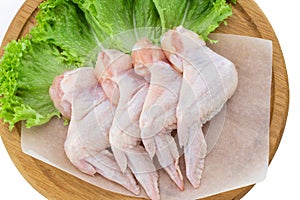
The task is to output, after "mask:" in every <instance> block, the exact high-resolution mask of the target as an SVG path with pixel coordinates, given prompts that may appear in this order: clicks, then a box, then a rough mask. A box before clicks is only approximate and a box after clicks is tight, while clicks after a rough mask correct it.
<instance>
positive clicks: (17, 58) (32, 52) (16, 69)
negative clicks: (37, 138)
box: [0, 38, 75, 129]
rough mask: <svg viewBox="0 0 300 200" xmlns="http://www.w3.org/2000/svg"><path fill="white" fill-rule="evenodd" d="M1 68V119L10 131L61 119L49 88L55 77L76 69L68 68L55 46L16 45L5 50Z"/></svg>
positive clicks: (13, 43)
mask: <svg viewBox="0 0 300 200" xmlns="http://www.w3.org/2000/svg"><path fill="white" fill-rule="evenodd" d="M0 66H1V67H0V94H1V95H2V98H0V118H3V119H4V122H8V123H9V125H10V129H12V128H13V126H14V124H15V123H17V122H19V121H21V120H25V121H26V122H27V123H26V126H27V127H31V126H36V125H40V124H44V123H46V122H48V121H49V120H50V119H51V118H52V117H53V116H58V115H59V112H58V111H57V109H56V108H55V107H54V105H53V103H52V101H51V99H50V96H49V87H50V85H51V84H52V82H53V79H54V77H55V76H57V75H59V74H61V73H62V72H64V71H66V70H69V69H72V68H75V66H71V65H68V64H66V63H65V57H64V56H62V55H61V54H60V52H59V50H58V49H57V48H56V47H55V46H54V45H50V44H47V43H36V42H32V41H31V40H29V39H28V38H25V39H22V40H19V41H18V42H16V41H13V42H11V43H10V44H9V45H8V46H7V47H6V48H5V54H4V56H3V58H2V59H1V62H0Z"/></svg>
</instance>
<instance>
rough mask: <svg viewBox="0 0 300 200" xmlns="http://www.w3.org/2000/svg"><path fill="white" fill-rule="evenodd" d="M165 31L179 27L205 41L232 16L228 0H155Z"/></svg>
mask: <svg viewBox="0 0 300 200" xmlns="http://www.w3.org/2000/svg"><path fill="white" fill-rule="evenodd" d="M153 2H154V3H155V6H156V8H157V10H158V12H159V15H160V19H161V24H162V27H163V28H164V29H173V28H174V27H177V26H179V25H182V26H183V27H185V28H187V29H189V30H192V31H194V32H196V33H198V34H199V35H200V37H202V38H203V39H204V40H207V39H208V34H209V33H211V32H212V31H214V30H215V29H216V28H217V27H218V26H219V24H220V23H221V22H222V21H223V20H224V19H226V18H227V17H228V16H230V15H232V10H231V6H230V5H229V4H228V3H226V0H171V1H169V0H153Z"/></svg>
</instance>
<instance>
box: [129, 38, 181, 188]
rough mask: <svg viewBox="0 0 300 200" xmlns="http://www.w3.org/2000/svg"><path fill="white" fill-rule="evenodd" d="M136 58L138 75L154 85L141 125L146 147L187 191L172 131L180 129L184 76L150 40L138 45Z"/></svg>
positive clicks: (146, 100) (140, 42)
mask: <svg viewBox="0 0 300 200" xmlns="http://www.w3.org/2000/svg"><path fill="white" fill-rule="evenodd" d="M132 59H133V64H134V68H135V71H136V73H137V74H139V75H141V76H143V77H145V80H148V82H149V83H150V86H149V90H148V93H147V97H146V99H145V103H144V105H143V110H142V113H141V117H140V123H139V125H140V128H141V137H142V140H143V144H144V146H145V148H146V150H147V152H148V153H149V154H150V156H151V157H153V156H154V154H155V153H156V155H157V158H158V161H159V163H160V164H161V166H162V167H163V168H164V169H165V171H166V172H167V173H168V174H169V176H170V178H171V179H172V180H173V181H174V182H175V183H176V185H177V186H178V187H179V188H180V189H181V190H184V185H183V177H182V174H181V171H180V168H179V166H178V159H179V153H178V149H177V145H176V143H175V141H174V138H173V137H172V136H171V132H172V130H173V129H176V121H177V120H176V106H177V103H178V98H179V91H180V88H181V82H182V75H181V74H179V73H178V72H176V71H175V70H174V69H173V68H172V67H171V66H170V64H169V63H168V61H167V59H166V57H165V55H164V53H163V51H162V50H161V48H160V47H158V46H155V45H153V44H151V43H150V42H149V41H148V40H147V39H141V40H139V41H138V42H137V43H136V44H135V46H134V47H133V51H132Z"/></svg>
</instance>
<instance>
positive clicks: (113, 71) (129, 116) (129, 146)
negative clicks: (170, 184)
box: [95, 50, 160, 199]
mask: <svg viewBox="0 0 300 200" xmlns="http://www.w3.org/2000/svg"><path fill="white" fill-rule="evenodd" d="M95 70H96V74H97V77H98V79H99V82H100V83H101V85H102V86H103V89H104V91H105V92H106V94H107V95H108V96H109V98H110V99H112V102H117V101H118V106H117V108H116V112H115V116H114V120H113V124H112V126H111V129H110V132H109V141H110V143H111V149H112V151H113V154H114V156H115V158H116V161H117V163H118V164H119V166H120V168H121V170H122V171H124V170H125V169H126V168H127V165H128V166H129V168H130V169H131V171H132V172H133V174H134V175H135V177H136V178H137V180H138V181H139V182H140V184H141V185H142V186H143V188H144V189H145V191H146V193H147V195H148V196H149V197H150V198H151V199H159V198H160V197H159V196H160V195H159V190H158V174H157V171H156V168H155V166H154V164H153V162H152V160H151V159H150V157H149V155H148V154H147V152H146V150H145V149H144V148H143V147H142V146H141V144H140V143H141V137H140V129H139V118H140V113H141V111H142V107H143V104H144V100H145V97H146V95H147V92H148V83H147V82H146V81H145V79H143V77H141V76H138V75H137V74H136V73H135V72H134V70H133V67H132V60H131V57H130V55H126V54H124V53H122V52H120V51H118V50H104V51H102V52H101V53H100V54H99V56H98V61H97V64H96V67H95ZM116 93H117V94H116Z"/></svg>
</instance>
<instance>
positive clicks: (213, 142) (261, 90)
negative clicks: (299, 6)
mask: <svg viewBox="0 0 300 200" xmlns="http://www.w3.org/2000/svg"><path fill="white" fill-rule="evenodd" d="M211 38H212V39H217V40H219V42H218V43H217V44H213V45H211V44H209V46H210V47H211V48H212V49H213V50H214V51H216V52H217V53H219V54H221V55H223V56H224V57H227V58H228V59H230V60H231V61H232V62H233V63H234V64H235V65H236V68H237V71H238V75H239V84H238V89H237V91H236V92H235V94H234V96H233V97H232V98H231V99H230V100H229V101H228V102H227V104H226V106H225V107H224V109H223V110H222V112H221V113H220V114H219V115H217V116H216V117H215V118H214V119H213V120H212V121H211V122H210V124H209V127H217V129H218V128H220V125H219V123H222V126H221V128H223V129H222V131H221V132H220V134H212V135H211V136H209V135H206V139H207V140H209V142H208V143H209V147H208V148H209V154H208V155H207V157H206V163H205V169H204V173H203V178H202V182H201V186H200V188H199V189H193V188H192V187H191V185H190V184H189V182H188V181H187V180H186V179H185V180H184V181H185V191H183V192H181V191H179V190H178V189H177V188H176V186H175V185H174V184H173V183H172V182H171V181H170V179H169V178H168V177H167V175H166V174H165V173H164V172H163V171H162V170H160V172H159V173H160V179H159V186H160V192H161V199H169V200H182V199H196V198H201V197H206V196H210V195H213V194H217V193H220V192H224V191H228V190H232V189H235V188H239V187H243V186H247V185H251V184H254V183H257V182H259V181H262V180H263V179H264V178H265V176H266V172H267V168H268V158H269V157H268V155H269V122H270V91H271V77H272V43H271V41H267V40H263V39H258V38H250V37H245V36H235V35H224V34H212V35H211ZM224 116H225V120H224ZM209 127H206V128H205V130H208V129H209ZM66 131H67V127H65V126H64V125H63V122H62V121H61V120H59V119H56V118H55V119H53V120H52V121H51V122H50V123H48V124H46V125H43V126H40V127H34V128H31V129H26V128H24V126H23V127H22V140H21V142H22V150H23V152H25V153H27V154H29V155H31V156H33V157H35V158H37V159H40V160H42V161H44V162H46V163H49V164H50V165H53V166H55V167H57V168H59V169H62V170H64V171H66V172H69V173H71V174H73V175H74V176H77V177H79V178H81V179H83V180H85V181H87V182H89V183H91V184H94V185H97V186H99V187H101V188H104V189H106V190H111V191H114V192H118V193H122V194H125V195H131V196H132V194H131V193H130V192H128V191H127V190H126V189H124V188H122V187H121V186H118V185H117V184H114V183H112V182H111V181H108V180H106V179H104V178H102V177H101V176H95V177H90V176H88V175H85V174H83V173H81V172H80V171H79V170H77V169H76V168H75V167H73V165H72V164H71V163H70V162H69V160H68V159H67V157H66V156H65V153H64V150H63V143H64V140H65V137H66ZM212 147H213V148H212ZM182 163H183V162H182V160H181V164H182ZM182 169H183V166H182ZM183 171H184V169H183ZM183 173H184V172H183ZM141 196H142V197H146V196H145V193H144V192H143V193H142V194H141Z"/></svg>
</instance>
